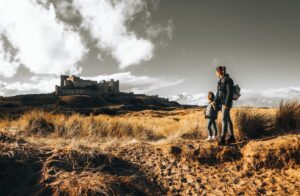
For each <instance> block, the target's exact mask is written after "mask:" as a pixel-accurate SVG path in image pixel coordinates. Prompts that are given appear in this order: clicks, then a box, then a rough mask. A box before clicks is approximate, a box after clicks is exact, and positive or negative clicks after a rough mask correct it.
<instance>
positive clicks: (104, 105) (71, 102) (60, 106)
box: [0, 93, 181, 115]
mask: <svg viewBox="0 0 300 196" xmlns="http://www.w3.org/2000/svg"><path fill="white" fill-rule="evenodd" d="M180 107H181V106H180V104H178V103H177V102H173V101H169V100H167V99H163V98H159V97H158V96H147V95H133V94H117V95H103V96H93V95H65V96H58V95H56V94H55V93H49V94H30V95H18V96H13V97H0V112H1V115H3V114H6V115H19V114H22V113H24V112H26V111H30V110H33V109H36V110H43V111H48V112H52V113H65V114H68V113H74V112H76V113H80V114H95V115H97V114H112V115H114V114H121V113H126V112H128V111H141V110H146V109H151V110H173V109H176V108H180Z"/></svg>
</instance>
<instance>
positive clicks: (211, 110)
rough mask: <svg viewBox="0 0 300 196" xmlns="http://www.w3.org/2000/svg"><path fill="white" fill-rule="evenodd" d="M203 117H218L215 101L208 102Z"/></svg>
mask: <svg viewBox="0 0 300 196" xmlns="http://www.w3.org/2000/svg"><path fill="white" fill-rule="evenodd" d="M205 118H210V119H217V118H218V109H217V106H216V103H215V102H211V103H209V104H208V106H207V108H206V111H205Z"/></svg>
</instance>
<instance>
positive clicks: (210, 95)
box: [207, 91, 215, 101]
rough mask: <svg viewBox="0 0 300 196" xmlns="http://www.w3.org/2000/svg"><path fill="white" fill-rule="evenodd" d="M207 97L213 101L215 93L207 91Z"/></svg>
mask: <svg viewBox="0 0 300 196" xmlns="http://www.w3.org/2000/svg"><path fill="white" fill-rule="evenodd" d="M207 98H208V100H210V101H213V100H215V94H214V93H213V92H212V91H209V92H208V96H207Z"/></svg>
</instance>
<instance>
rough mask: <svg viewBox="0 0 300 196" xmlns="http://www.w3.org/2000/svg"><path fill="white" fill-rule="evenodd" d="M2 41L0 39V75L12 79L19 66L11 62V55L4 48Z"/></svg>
mask: <svg viewBox="0 0 300 196" xmlns="http://www.w3.org/2000/svg"><path fill="white" fill-rule="evenodd" d="M4 45H5V44H4V41H3V40H2V39H0V75H3V76H4V77H12V76H13V75H15V74H16V72H17V69H18V67H19V64H18V63H16V62H14V61H12V54H11V53H10V52H9V51H6V50H5V48H4Z"/></svg>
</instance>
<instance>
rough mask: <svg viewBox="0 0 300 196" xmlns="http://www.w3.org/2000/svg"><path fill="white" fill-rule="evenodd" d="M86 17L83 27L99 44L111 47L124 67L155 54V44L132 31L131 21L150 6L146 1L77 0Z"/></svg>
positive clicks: (83, 18) (83, 17)
mask: <svg viewBox="0 0 300 196" xmlns="http://www.w3.org/2000/svg"><path fill="white" fill-rule="evenodd" d="M73 4H74V6H75V7H76V9H77V10H78V11H79V13H80V15H81V16H82V20H83V23H82V26H83V27H84V28H85V29H87V30H89V32H90V35H91V36H92V37H93V38H94V39H95V40H96V41H97V46H98V47H99V48H101V49H104V50H107V51H109V52H110V53H111V55H112V56H113V57H114V58H115V59H116V60H117V61H118V62H119V63H120V64H119V66H120V68H126V67H129V66H132V65H138V64H140V63H141V62H143V61H148V60H150V59H151V58H152V57H153V50H154V44H153V43H152V42H151V41H150V40H148V39H145V38H140V37H138V36H137V34H136V33H135V32H133V31H129V30H128V27H127V23H128V22H130V21H131V20H133V18H134V16H135V15H136V14H137V13H140V12H142V11H143V10H144V9H145V7H146V1H143V0H119V1H111V0H88V1H87V0H74V2H73Z"/></svg>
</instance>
